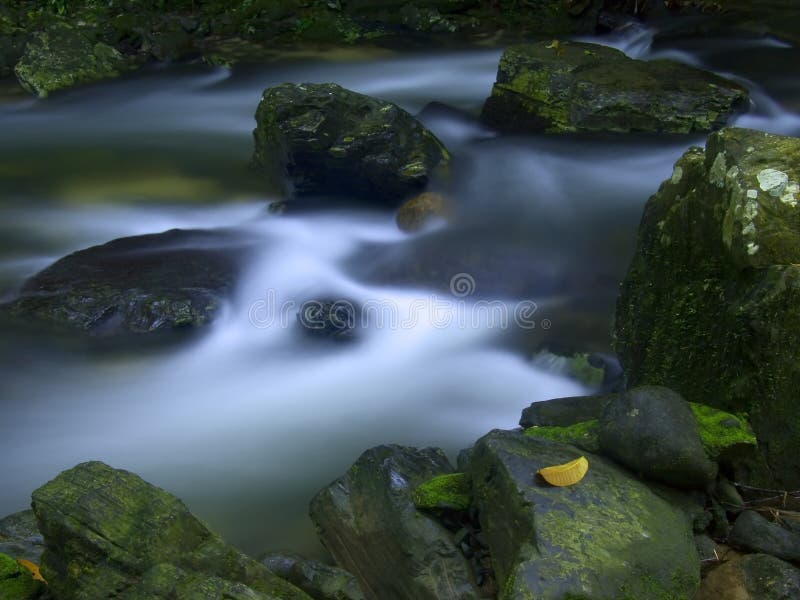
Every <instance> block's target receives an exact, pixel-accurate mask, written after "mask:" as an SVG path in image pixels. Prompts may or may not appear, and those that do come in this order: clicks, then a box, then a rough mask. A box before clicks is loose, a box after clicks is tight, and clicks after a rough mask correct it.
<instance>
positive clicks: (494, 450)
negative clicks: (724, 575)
mask: <svg viewBox="0 0 800 600" xmlns="http://www.w3.org/2000/svg"><path fill="white" fill-rule="evenodd" d="M581 454H582V453H581V452H580V451H578V450H577V449H576V448H574V447H572V446H568V445H565V444H559V443H555V442H551V441H547V440H542V439H538V438H535V437H529V436H525V435H523V434H522V433H520V432H512V431H493V432H491V433H489V434H488V435H486V436H484V437H483V438H481V439H480V440H479V441H478V442H477V444H476V445H475V449H474V452H473V455H472V460H471V473H472V481H473V488H474V494H475V502H476V505H477V508H478V511H479V514H480V520H481V526H482V527H483V535H484V536H485V539H486V540H487V541H488V545H489V548H490V550H491V555H492V564H493V566H494V569H495V575H496V577H497V581H498V584H499V586H500V589H501V591H500V594H499V596H498V597H499V599H500V600H511V599H514V600H516V599H528V598H530V599H534V598H535V599H536V600H564V599H567V598H582V599H586V600H601V599H602V600H611V599H614V600H634V599H636V600H638V599H640V598H648V599H653V600H662V599H672V600H685V599H687V598H691V597H692V594H693V593H694V590H695V588H696V587H697V586H698V584H699V582H700V564H699V561H698V559H697V550H696V548H695V545H694V539H693V537H692V528H691V523H690V521H689V519H687V517H686V516H685V514H684V513H683V512H682V511H681V510H680V509H678V508H676V507H674V506H672V505H671V504H669V503H668V502H666V501H665V500H663V499H662V498H660V497H659V496H657V495H656V494H655V493H654V492H653V491H651V490H650V488H649V487H648V486H647V485H646V484H644V483H643V482H641V481H639V480H638V479H636V477H635V476H633V475H632V474H631V473H630V472H629V471H626V470H625V469H623V468H621V467H619V466H617V465H615V464H614V463H613V462H611V461H609V460H607V459H604V458H601V457H599V456H596V455H594V454H586V456H587V458H588V461H589V470H588V472H587V473H586V475H585V476H584V478H583V480H581V482H580V483H578V484H576V485H574V486H571V487H552V486H550V485H548V484H546V483H545V482H544V481H543V480H541V479H539V478H538V477H537V476H536V471H537V470H539V469H541V468H543V467H546V466H551V465H557V464H563V463H566V462H568V461H571V460H574V459H575V458H578V457H579V456H580V455H581ZM584 454H585V453H584Z"/></svg>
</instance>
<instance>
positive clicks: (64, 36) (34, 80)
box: [14, 23, 127, 98]
mask: <svg viewBox="0 0 800 600" xmlns="http://www.w3.org/2000/svg"><path fill="white" fill-rule="evenodd" d="M126 68H127V62H126V60H125V59H124V57H123V56H122V55H121V54H120V53H119V52H117V50H115V49H114V48H112V47H111V46H109V45H107V44H104V43H103V42H95V41H94V40H92V39H91V38H90V37H88V36H87V35H86V34H84V33H83V32H81V31H80V30H78V29H76V28H74V27H72V26H71V25H68V24H66V23H57V24H53V25H52V26H50V27H49V28H47V29H45V30H44V31H40V32H37V33H35V34H34V35H33V36H31V38H30V40H29V41H28V44H27V46H26V47H25V51H24V53H23V55H22V57H21V58H20V59H19V62H18V63H17V65H16V67H15V68H14V73H15V74H16V76H17V79H18V80H19V83H20V85H22V87H24V88H25V89H26V90H28V91H29V92H31V93H32V94H36V95H38V96H39V97H41V98H44V97H45V96H48V95H49V94H51V93H52V92H55V91H57V90H61V89H65V88H69V87H73V86H75V85H78V84H82V83H90V82H93V81H98V80H101V79H108V78H111V77H116V76H118V75H119V74H120V73H122V72H123V71H124V70H125V69H126Z"/></svg>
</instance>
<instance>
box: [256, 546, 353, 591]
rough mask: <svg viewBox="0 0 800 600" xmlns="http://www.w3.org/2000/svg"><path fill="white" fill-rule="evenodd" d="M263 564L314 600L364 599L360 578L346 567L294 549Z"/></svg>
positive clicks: (271, 557) (269, 558) (267, 557)
mask: <svg viewBox="0 0 800 600" xmlns="http://www.w3.org/2000/svg"><path fill="white" fill-rule="evenodd" d="M261 564H263V565H264V566H265V567H267V568H268V569H269V570H270V571H272V572H273V573H275V575H277V576H278V577H280V578H282V579H285V580H286V581H288V582H289V583H291V584H292V585H295V586H297V587H298V588H300V589H301V590H303V591H304V592H306V593H307V594H308V595H309V596H311V597H312V598H314V600H364V594H363V593H362V592H361V589H360V588H359V587H358V582H357V581H356V578H355V577H354V576H353V575H352V574H351V573H348V572H347V571H345V570H344V569H339V568H338V567H333V566H331V565H326V564H325V563H323V562H320V561H317V560H310V559H308V558H304V557H302V556H298V555H296V554H291V553H280V554H270V555H268V556H266V557H264V558H262V559H261Z"/></svg>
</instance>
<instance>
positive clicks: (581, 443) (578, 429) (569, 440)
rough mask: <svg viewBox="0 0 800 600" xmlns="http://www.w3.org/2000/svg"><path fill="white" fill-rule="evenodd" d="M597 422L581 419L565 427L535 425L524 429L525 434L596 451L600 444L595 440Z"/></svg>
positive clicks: (588, 450)
mask: <svg viewBox="0 0 800 600" xmlns="http://www.w3.org/2000/svg"><path fill="white" fill-rule="evenodd" d="M597 431H598V423H597V420H596V419H592V420H591V421H582V422H580V423H575V424H574V425H569V426H567V427H547V426H535V427H529V428H528V429H526V430H525V435H528V436H531V437H538V438H542V439H545V440H551V441H554V442H561V443H562V444H572V445H573V446H577V447H578V448H582V449H584V450H586V451H587V452H597V451H599V449H600V446H599V444H598V441H597Z"/></svg>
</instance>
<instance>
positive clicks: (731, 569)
mask: <svg viewBox="0 0 800 600" xmlns="http://www.w3.org/2000/svg"><path fill="white" fill-rule="evenodd" d="M798 597H800V569H797V568H795V567H793V566H792V565H790V564H789V563H787V562H784V561H782V560H780V559H778V558H775V557H773V556H767V555H766V554H749V555H747V556H741V557H737V558H734V559H733V560H730V561H726V562H724V563H723V564H721V565H720V566H719V567H717V568H716V569H714V570H713V571H711V572H710V573H709V574H708V576H707V577H706V578H705V579H704V580H703V584H702V585H701V586H700V590H699V591H698V593H697V596H695V600H792V599H793V598H798Z"/></svg>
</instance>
